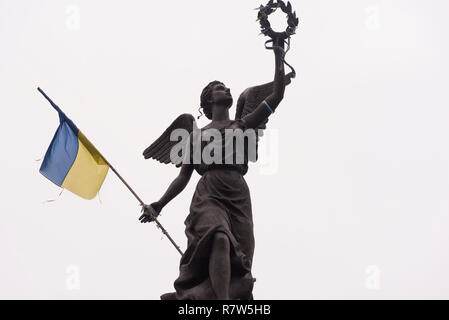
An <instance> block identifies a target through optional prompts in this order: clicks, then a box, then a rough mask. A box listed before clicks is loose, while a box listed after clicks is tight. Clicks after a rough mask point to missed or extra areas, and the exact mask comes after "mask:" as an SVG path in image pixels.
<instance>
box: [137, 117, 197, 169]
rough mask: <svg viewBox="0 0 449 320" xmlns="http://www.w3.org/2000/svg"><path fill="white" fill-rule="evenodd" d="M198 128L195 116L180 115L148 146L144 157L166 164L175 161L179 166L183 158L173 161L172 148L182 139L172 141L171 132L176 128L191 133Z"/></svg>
mask: <svg viewBox="0 0 449 320" xmlns="http://www.w3.org/2000/svg"><path fill="white" fill-rule="evenodd" d="M197 128H198V126H197V124H196V121H195V117H194V116H192V115H191V114H188V113H185V114H182V115H180V116H179V117H177V118H176V119H175V121H173V122H172V124H170V126H169V127H168V128H167V129H165V131H164V133H162V135H161V136H160V137H159V138H157V140H156V141H154V142H153V143H152V144H151V145H150V146H149V147H148V148H146V149H145V150H144V151H143V156H144V158H145V159H150V158H151V159H155V160H157V161H159V162H161V163H165V164H168V163H173V164H175V165H176V166H177V167H179V166H181V164H182V160H179V161H177V162H176V163H175V162H173V161H172V159H170V152H171V150H172V148H173V147H174V146H175V145H176V144H178V143H179V142H180V141H181V139H178V140H177V141H171V140H170V136H171V133H172V132H173V131H174V130H176V129H183V130H186V131H187V132H188V133H189V134H190V133H192V131H193V130H194V129H197ZM184 143H187V139H185V141H184ZM182 150H185V148H182ZM183 156H184V155H182V157H180V159H182V158H183Z"/></svg>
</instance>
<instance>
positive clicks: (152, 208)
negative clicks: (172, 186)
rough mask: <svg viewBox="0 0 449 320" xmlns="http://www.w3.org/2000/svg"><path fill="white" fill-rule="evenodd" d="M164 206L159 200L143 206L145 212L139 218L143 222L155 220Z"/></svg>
mask: <svg viewBox="0 0 449 320" xmlns="http://www.w3.org/2000/svg"><path fill="white" fill-rule="evenodd" d="M161 210H162V207H161V205H160V204H159V202H153V203H152V204H150V205H148V204H145V205H143V206H142V212H143V214H142V215H141V216H140V218H139V220H140V222H141V223H147V222H153V221H154V220H155V219H156V218H157V217H158V216H159V214H160V213H161Z"/></svg>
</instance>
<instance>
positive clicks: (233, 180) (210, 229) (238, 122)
mask: <svg viewBox="0 0 449 320" xmlns="http://www.w3.org/2000/svg"><path fill="white" fill-rule="evenodd" d="M273 50H274V55H275V76H274V81H273V82H270V83H266V84H263V85H259V86H255V87H251V88H248V89H246V90H245V91H244V92H243V93H242V94H241V95H240V97H239V99H238V101H237V110H236V114H235V119H234V120H231V119H230V117H229V109H230V107H231V105H232V103H233V98H232V95H231V92H230V90H229V88H227V87H226V86H225V85H224V84H223V83H222V82H220V81H212V82H210V83H209V84H208V85H207V86H206V87H205V88H204V89H203V91H202V93H201V98H200V99H201V108H202V109H203V112H204V114H205V115H206V117H207V118H208V119H210V120H211V122H210V123H209V124H208V125H206V126H205V127H204V128H201V129H198V127H197V124H196V122H195V118H194V117H193V116H192V115H191V114H183V115H181V116H179V117H178V118H177V119H176V120H175V121H174V122H173V123H172V124H171V125H170V126H169V127H168V128H167V129H166V130H165V131H164V133H163V134H162V135H161V136H160V137H159V138H158V139H157V140H156V141H155V142H153V143H152V144H151V145H150V146H149V147H148V148H147V149H145V151H144V152H143V155H144V157H145V159H149V158H152V159H155V160H158V161H159V162H162V163H165V164H169V163H173V164H175V165H176V166H178V167H180V172H179V174H178V176H177V177H176V178H175V179H174V180H173V182H172V183H171V184H170V186H169V187H168V189H167V190H166V192H165V193H164V194H163V196H162V197H161V198H160V200H159V201H156V202H154V203H152V204H151V205H145V206H144V208H143V214H142V216H141V217H140V218H139V219H140V221H141V222H143V223H146V222H151V221H154V219H155V218H156V217H157V216H158V215H159V213H160V212H161V210H162V209H163V208H164V207H165V206H166V205H167V203H169V202H170V201H171V200H172V199H173V198H175V197H176V196H177V195H178V194H179V193H180V192H181V191H182V190H183V189H184V188H185V187H186V185H187V184H188V182H189V180H190V178H191V176H192V173H193V171H197V172H198V173H199V174H200V175H201V176H202V177H201V179H200V180H199V182H198V184H197V186H196V190H195V193H194V195H193V198H192V202H191V205H190V212H189V214H188V216H187V218H186V219H185V233H186V236H187V240H188V243H187V249H186V251H185V252H184V254H183V255H182V258H181V261H180V268H179V277H178V278H177V279H176V281H175V282H174V287H175V290H176V292H174V293H168V294H164V295H162V296H161V299H167V300H168V299H177V300H204V299H207V300H208V299H219V300H226V299H241V300H247V299H252V290H253V284H254V279H253V277H252V274H251V267H252V260H253V253H254V234H253V218H252V211H251V198H250V192H249V189H248V186H247V184H246V182H245V179H244V175H245V174H246V172H247V170H248V160H249V157H248V156H245V157H244V158H243V159H244V160H243V162H242V161H241V162H240V163H233V162H231V163H230V162H229V161H228V160H229V159H227V161H224V159H223V157H221V156H220V159H219V160H223V161H212V162H208V163H206V162H205V161H204V157H203V158H201V159H200V162H198V161H197V162H195V161H192V154H193V153H194V152H193V151H192V150H193V149H195V143H194V142H195V141H196V140H195V139H192V134H193V132H194V131H195V130H199V133H200V137H203V136H205V134H206V132H207V130H211V129H213V130H216V131H218V132H220V134H222V138H223V141H224V140H225V136H224V133H225V131H226V130H240V131H241V132H245V131H247V130H252V129H253V130H254V129H265V126H266V123H267V121H268V118H269V116H270V115H271V114H272V113H273V112H274V111H275V110H277V108H278V106H279V104H280V102H281V101H282V99H283V97H284V91H285V87H286V85H287V84H289V83H290V81H291V78H292V77H294V73H289V74H287V75H286V74H285V71H284V56H285V50H284V39H281V38H279V39H274V45H273ZM176 129H183V130H185V131H187V132H188V133H189V134H190V135H189V139H187V140H186V141H185V142H182V143H183V144H184V146H185V147H184V148H182V150H181V151H182V157H181V159H182V160H181V161H180V160H179V158H178V160H174V159H173V152H172V150H173V148H174V146H175V145H177V144H179V143H180V142H179V140H175V141H172V139H171V136H172V133H173V131H174V130H176ZM257 139H258V137H257ZM209 143H211V142H210V141H209V140H208V139H201V143H200V144H199V147H198V149H199V150H200V151H201V152H203V151H204V150H206V149H207V147H208V145H209ZM220 143H221V142H220ZM256 146H257V140H256ZM247 149H248V144H245V148H244V152H245V154H246V153H247V151H248V150H247ZM237 153H238V150H237V149H236V148H235V147H234V148H233V149H232V159H236V157H237V156H238V155H237ZM203 155H204V154H203ZM215 160H217V158H216V157H215ZM253 160H254V159H253Z"/></svg>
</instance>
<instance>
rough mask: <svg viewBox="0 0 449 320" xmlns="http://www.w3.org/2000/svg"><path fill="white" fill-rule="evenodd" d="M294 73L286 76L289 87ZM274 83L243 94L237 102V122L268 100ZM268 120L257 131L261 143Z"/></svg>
mask: <svg viewBox="0 0 449 320" xmlns="http://www.w3.org/2000/svg"><path fill="white" fill-rule="evenodd" d="M291 78H292V73H289V74H287V75H285V84H286V85H289V84H290V82H291ZM273 86H274V82H269V83H265V84H262V85H259V86H255V87H250V88H248V89H246V90H245V91H243V92H242V94H241V95H240V96H239V99H238V100H237V110H236V112H235V120H237V119H242V118H243V117H244V116H246V115H248V114H250V113H251V112H253V111H254V110H255V109H256V108H257V107H258V106H259V104H260V103H261V102H262V101H263V100H265V99H266V98H268V96H269V95H270V94H271V93H272V92H273ZM267 122H268V119H267V120H266V121H265V122H263V123H261V124H260V125H259V127H258V128H257V129H259V130H256V134H257V141H259V136H263V131H262V130H265V129H266V127H267ZM257 156H258V155H257V145H256V160H257Z"/></svg>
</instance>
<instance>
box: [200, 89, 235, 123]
mask: <svg viewBox="0 0 449 320" xmlns="http://www.w3.org/2000/svg"><path fill="white" fill-rule="evenodd" d="M214 104H215V105H217V106H220V107H223V108H230V107H231V106H232V95H231V90H229V88H227V87H226V86H225V85H224V84H223V83H222V82H220V81H212V82H210V83H209V84H208V85H207V86H206V87H205V88H204V89H203V92H202V93H201V107H202V108H203V110H204V114H205V115H206V117H207V118H208V119H211V120H212V105H214Z"/></svg>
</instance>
